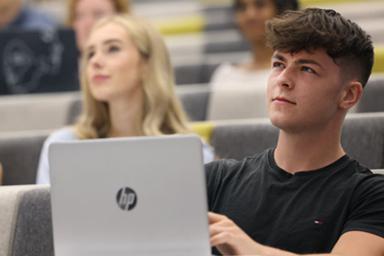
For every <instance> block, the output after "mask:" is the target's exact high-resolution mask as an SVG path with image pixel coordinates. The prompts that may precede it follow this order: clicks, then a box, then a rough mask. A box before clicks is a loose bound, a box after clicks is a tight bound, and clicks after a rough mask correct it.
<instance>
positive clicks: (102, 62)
mask: <svg viewBox="0 0 384 256" xmlns="http://www.w3.org/2000/svg"><path fill="white" fill-rule="evenodd" d="M84 54H85V56H84V58H87V65H86V68H85V69H86V70H85V72H86V78H87V81H88V86H89V90H90V92H91V94H92V96H93V97H94V98H95V99H96V100H99V101H103V102H109V103H111V102H112V101H116V100H117V99H123V100H129V99H130V98H132V97H133V96H134V95H136V93H138V92H139V91H141V90H142V87H141V86H142V72H143V60H142V58H141V55H140V53H139V51H138V49H137V47H136V46H135V45H134V43H133V42H132V40H131V39H130V36H129V35H128V33H127V31H126V30H125V29H124V28H123V27H122V26H121V25H119V24H116V23H107V24H105V25H102V26H101V27H99V28H97V29H95V30H93V31H92V33H91V34H90V36H89V39H88V41H87V43H86V47H85V52H84Z"/></svg>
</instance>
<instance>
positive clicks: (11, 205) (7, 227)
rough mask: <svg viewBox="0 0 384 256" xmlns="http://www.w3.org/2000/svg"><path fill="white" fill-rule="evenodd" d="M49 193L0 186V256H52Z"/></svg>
mask: <svg viewBox="0 0 384 256" xmlns="http://www.w3.org/2000/svg"><path fill="white" fill-rule="evenodd" d="M49 191H50V189H49V186H46V185H23V186H0V234H1V235H0V255H4V256H26V255H28V256H53V254H54V251H53V236H52V219H51V204H50V192H49Z"/></svg>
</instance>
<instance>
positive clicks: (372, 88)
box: [356, 76, 384, 113]
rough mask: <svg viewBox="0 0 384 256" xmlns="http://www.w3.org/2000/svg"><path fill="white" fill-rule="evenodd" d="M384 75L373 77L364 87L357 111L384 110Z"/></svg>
mask: <svg viewBox="0 0 384 256" xmlns="http://www.w3.org/2000/svg"><path fill="white" fill-rule="evenodd" d="M383 99H384V76H376V77H372V78H371V79H370V80H369V81H368V83H367V85H366V86H365V88H364V91H363V96H362V97H361V99H360V102H359V104H358V105H357V107H356V112H358V113H364V112H382V111H384V100H383Z"/></svg>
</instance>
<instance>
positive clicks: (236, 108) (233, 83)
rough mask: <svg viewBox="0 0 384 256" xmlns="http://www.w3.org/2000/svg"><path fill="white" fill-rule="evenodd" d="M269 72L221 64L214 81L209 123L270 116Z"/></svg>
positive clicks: (213, 78)
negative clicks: (268, 97)
mask: <svg viewBox="0 0 384 256" xmlns="http://www.w3.org/2000/svg"><path fill="white" fill-rule="evenodd" d="M269 73H270V69H265V70H260V71H249V70H244V69H242V68H239V67H237V66H234V65H232V64H229V63H224V64H221V65H220V66H219V67H218V68H217V69H216V71H215V72H214V74H213V76H212V80H211V83H210V85H211V88H212V92H211V97H210V100H209V107H208V119H209V120H222V119H244V118H257V117H267V116H268V109H267V102H266V92H267V82H268V76H269Z"/></svg>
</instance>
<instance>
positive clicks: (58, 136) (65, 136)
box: [36, 127, 214, 184]
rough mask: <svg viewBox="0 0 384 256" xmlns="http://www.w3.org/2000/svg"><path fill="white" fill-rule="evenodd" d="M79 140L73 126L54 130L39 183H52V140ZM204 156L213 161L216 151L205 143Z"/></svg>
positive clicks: (42, 161) (43, 154)
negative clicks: (50, 162)
mask: <svg viewBox="0 0 384 256" xmlns="http://www.w3.org/2000/svg"><path fill="white" fill-rule="evenodd" d="M73 140H79V138H78V137H77V136H76V134H75V132H74V130H73V129H72V128H69V127H67V128H63V129H60V130H57V131H55V132H53V133H52V134H51V135H50V136H49V137H48V138H47V139H46V140H45V142H44V145H43V148H42V150H41V154H40V161H39V167H38V169H37V178H36V183H37V184H50V178H49V164H48V146H49V145H50V144H51V143H52V142H59V141H73ZM203 157H204V163H208V162H211V161H212V160H213V159H214V153H213V150H212V148H211V147H210V146H209V145H207V144H206V143H203Z"/></svg>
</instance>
